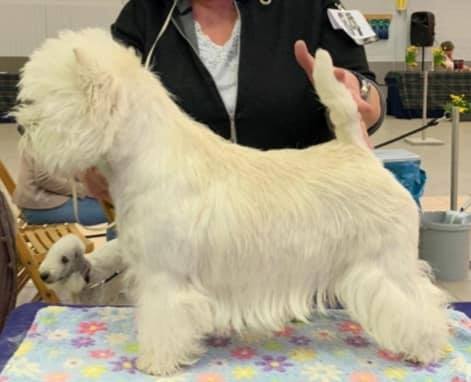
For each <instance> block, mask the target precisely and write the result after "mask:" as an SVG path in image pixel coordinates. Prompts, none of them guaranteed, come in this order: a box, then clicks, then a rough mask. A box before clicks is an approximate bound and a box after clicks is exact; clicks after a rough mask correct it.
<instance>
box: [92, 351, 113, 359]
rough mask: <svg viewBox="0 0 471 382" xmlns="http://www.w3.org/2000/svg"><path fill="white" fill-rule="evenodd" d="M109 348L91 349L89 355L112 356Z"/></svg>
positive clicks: (94, 356)
mask: <svg viewBox="0 0 471 382" xmlns="http://www.w3.org/2000/svg"><path fill="white" fill-rule="evenodd" d="M114 354H115V353H113V352H112V351H111V350H92V351H90V356H91V357H92V358H96V359H110V358H112V357H113V356H114Z"/></svg>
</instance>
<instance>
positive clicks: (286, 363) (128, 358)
mask: <svg viewBox="0 0 471 382" xmlns="http://www.w3.org/2000/svg"><path fill="white" fill-rule="evenodd" d="M449 316H450V330H451V333H452V337H451V341H450V344H449V346H448V348H447V349H446V354H447V355H446V357H445V358H444V359H443V360H441V361H440V362H438V363H433V364H430V365H427V366H421V365H417V364H413V363H410V362H406V361H402V360H400V357H399V356H398V355H396V354H393V353H391V352H389V351H387V350H385V349H381V348H379V347H378V346H377V345H376V344H375V343H374V341H373V340H372V339H371V338H370V337H368V336H367V335H366V334H365V333H364V331H363V330H362V328H361V327H360V326H359V325H358V324H357V323H355V322H352V321H350V320H349V318H348V316H347V315H346V313H345V312H343V311H330V312H329V315H328V316H327V317H324V316H320V315H317V314H314V315H313V317H312V322H311V323H310V324H290V325H288V326H286V328H285V329H284V330H283V331H282V332H279V333H275V335H274V336H273V338H271V339H269V340H266V341H264V342H259V343H256V342H254V343H244V342H242V341H241V340H240V339H237V338H208V339H207V340H206V342H207V345H208V349H209V351H208V353H207V354H206V355H205V356H204V357H203V358H202V359H201V360H200V361H199V362H198V363H197V364H195V365H194V366H192V367H189V368H186V369H184V370H182V371H181V372H180V373H179V374H177V375H174V376H171V377H155V376H150V375H146V374H142V373H141V372H139V371H138V370H137V369H136V357H137V352H138V344H137V342H136V329H135V325H134V310H133V308H128V307H119V308H113V307H93V308H72V307H61V306H53V307H48V308H44V309H41V310H40V311H39V312H38V314H37V316H36V318H35V321H34V323H33V325H32V326H31V328H30V329H29V331H28V333H27V335H26V337H25V338H24V340H23V341H22V343H21V345H20V346H19V348H18V349H17V351H16V353H15V354H14V356H13V357H12V358H11V359H10V360H9V362H8V363H7V365H6V366H5V368H4V369H3V371H2V373H0V382H30V381H38V382H84V381H109V382H147V381H155V382H235V381H242V382H244V381H247V382H343V381H347V382H380V381H402V382H409V381H410V382H422V381H423V382H433V381H437V382H465V381H466V382H467V381H471V320H470V319H468V318H467V317H466V316H465V315H464V314H462V313H459V312H455V311H452V310H450V311H449ZM0 351H1V349H0Z"/></svg>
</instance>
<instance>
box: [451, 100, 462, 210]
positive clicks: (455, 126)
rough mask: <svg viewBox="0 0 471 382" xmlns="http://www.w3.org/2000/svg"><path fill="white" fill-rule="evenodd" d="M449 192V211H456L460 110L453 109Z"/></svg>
mask: <svg viewBox="0 0 471 382" xmlns="http://www.w3.org/2000/svg"><path fill="white" fill-rule="evenodd" d="M451 122H452V130H451V191H450V209H451V210H452V211H457V210H458V167H459V143H460V109H459V108H458V107H456V106H454V107H453V109H452V112H451Z"/></svg>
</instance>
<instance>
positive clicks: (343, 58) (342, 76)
mask: <svg viewBox="0 0 471 382" xmlns="http://www.w3.org/2000/svg"><path fill="white" fill-rule="evenodd" d="M322 20H323V21H322V32H321V39H320V47H321V48H323V49H326V50H327V51H328V52H329V53H330V55H331V56H332V60H333V62H334V65H335V66H336V67H337V68H339V70H337V71H336V76H337V78H338V79H339V81H341V82H343V83H344V84H345V85H346V86H347V88H349V89H350V90H351V92H352V95H353V97H354V98H355V101H356V102H357V104H358V111H359V112H360V114H361V116H362V120H363V124H364V127H365V135H366V132H368V134H372V133H374V131H376V130H377V129H378V128H379V127H380V125H381V123H382V122H383V119H384V112H385V101H384V97H383V96H382V94H381V92H380V90H379V87H378V85H377V84H376V82H375V79H376V77H375V75H374V73H373V72H371V71H370V69H369V66H368V62H367V60H366V54H365V49H364V48H363V47H362V46H359V45H357V44H356V43H355V42H354V41H353V40H352V39H351V38H350V37H349V36H348V35H347V34H346V33H345V32H343V31H341V30H334V29H333V28H332V26H331V24H330V21H329V19H328V15H327V9H325V10H324V15H323V18H322ZM313 53H314V52H313ZM295 54H296V58H297V60H298V62H299V64H300V65H301V66H302V67H303V68H304V70H305V71H306V73H307V75H308V77H309V78H310V79H312V70H313V69H314V59H313V57H312V55H311V54H310V53H309V51H308V49H307V47H306V45H305V44H303V43H302V42H297V43H296V46H295ZM342 69H343V70H342ZM361 78H366V79H368V80H369V83H370V85H371V88H370V93H369V96H368V99H367V100H366V101H365V100H363V99H362V98H361V95H360V79H361Z"/></svg>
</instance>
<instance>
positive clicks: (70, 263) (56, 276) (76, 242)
mask: <svg viewBox="0 0 471 382" xmlns="http://www.w3.org/2000/svg"><path fill="white" fill-rule="evenodd" d="M84 253H85V247H84V245H83V243H82V242H81V240H80V239H79V238H78V237H77V236H75V235H67V236H64V237H63V238H61V239H60V240H58V241H57V242H56V243H54V245H53V246H52V247H51V249H50V250H49V252H48V253H47V255H46V258H45V259H44V261H43V262H42V263H41V266H40V267H39V274H40V276H41V279H42V280H43V281H44V282H46V283H48V284H53V283H56V282H58V281H63V280H66V279H67V278H69V277H70V275H72V273H75V272H81V270H82V269H83V268H84V267H83V265H84V261H86V260H85V258H84Z"/></svg>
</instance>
